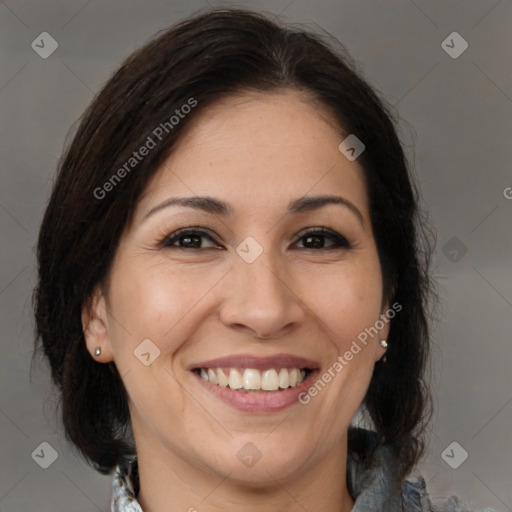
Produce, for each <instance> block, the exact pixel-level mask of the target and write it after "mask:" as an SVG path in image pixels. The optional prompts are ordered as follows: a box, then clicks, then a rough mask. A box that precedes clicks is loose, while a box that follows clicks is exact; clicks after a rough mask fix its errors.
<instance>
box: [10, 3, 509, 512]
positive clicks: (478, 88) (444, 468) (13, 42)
mask: <svg viewBox="0 0 512 512" xmlns="http://www.w3.org/2000/svg"><path fill="white" fill-rule="evenodd" d="M208 3H209V4H210V5H212V6H217V5H221V4H220V3H217V2H214V1H213V0H210V1H209V2H208ZM222 5H227V4H222ZM230 5H245V6H250V7H253V8H255V9H257V10H264V11H270V12H273V13H276V14H277V13H281V15H282V17H283V19H285V20H288V21H293V22H299V23H308V24H310V26H311V27H312V28H315V29H316V30H318V31H321V30H322V29H321V28H320V27H322V28H323V29H325V30H326V31H328V32H329V33H331V34H333V35H334V36H335V37H337V38H338V39H339V40H340V41H341V42H342V43H343V44H344V45H346V47H347V48H348V49H349V51H350V53H351V54H352V55H353V56H354V58H355V59H356V62H358V64H359V68H360V70H361V71H362V72H363V74H364V76H365V77H366V78H367V79H368V80H369V81H370V82H371V83H372V84H373V85H374V86H375V87H377V88H378V89H379V90H380V91H381V92H382V94H383V95H384V96H385V97H386V98H387V100H388V101H389V102H390V103H391V104H393V105H395V107H396V109H397V110H398V112H399V114H400V118H401V127H402V138H403V141H404V143H405V145H406V146H407V151H408V154H409V155H410V158H411V160H412V161H413V162H414V164H415V168H416V173H417V175H418V179H419V182H420V185H421V187H422V191H423V196H424V203H425V205H426V207H427V208H428V210H429V212H430V218H431V222H432V224H433V225H434V227H435V228H436V230H437V233H438V244H437V248H436V255H435V260H434V265H435V274H436V276H437V277H438V281H439V290H440V294H441V299H442V304H443V305H442V308H441V309H440V311H439V320H438V323H437V324H436V327H435V331H434V339H433V345H434V369H433V372H434V379H433V385H434V392H435V406H436V414H435V417H434V420H433V422H432V425H431V429H430V447H429V453H428V455H427V457H426V459H425V462H424V463H423V464H422V465H421V469H422V471H423V473H424V475H425V476H426V479H427V480H428V482H429V484H428V485H429V487H430V488H431V489H432V491H433V492H434V493H439V494H445V495H448V494H452V493H454V494H458V495H460V496H462V497H463V498H464V499H465V500H466V501H467V502H468V504H469V505H470V506H471V507H472V508H474V509H476V510H481V509H482V508H484V507H486V506H488V507H492V508H493V509H494V510H496V511H507V510H512V486H511V485H510V482H511V476H512V463H511V452H512V434H511V425H512V403H511V401H512V385H511V361H512V357H511V356H512V344H511V334H510V333H511V331H512V322H511V317H512V315H511V313H512V272H511V262H512V243H511V242H512V235H511V231H512V230H511V229H510V219H511V213H512V200H511V199H510V197H512V190H511V189H508V188H507V187H512V173H511V166H510V163H511V153H510V149H511V147H512V145H511V142H512V141H511V133H512V130H511V119H512V100H511V98H512V76H511V72H510V69H511V67H510V66H511V62H510V49H511V48H512V44H511V43H512V31H511V21H512V4H511V2H510V0H500V1H497V0H489V1H487V0H486V1H483V0H482V1H439V2H437V1H435V2H434V1H421V2H420V1H419V0H416V1H412V0H410V1H408V0H403V1H380V2H377V1H367V0H365V1H361V0H359V1H340V0H338V1H334V0H322V1H316V2H312V1H309V2H307V1H305V0H291V1H290V0H282V1H275V2H270V1H266V2H263V1H260V2H256V1H255V2H245V3H238V4H235V3H232V4H230ZM205 7H208V5H207V3H205V2H202V1H194V2H185V1H179V2H178V1H176V2H170V1H148V2H143V1H129V2H127V1H120V0H119V1H104V2H100V1H99V0H92V1H87V0H68V1H60V2H59V1H45V2H36V1H22V0H8V1H6V2H0V116H1V123H0V133H1V136H0V151H1V167H0V169H1V170H0V172H1V180H2V181H1V184H2V186H1V188H0V237H1V261H0V307H1V321H0V329H1V354H2V357H1V358H0V367H1V371H0V439H1V446H0V455H1V457H0V510H1V511H2V512H14V511H16V512H22V511H29V510H30V511H33V510H38V511H40V512H46V511H48V512H49V511H52V512H59V511H66V512H73V511H85V510H101V511H107V510H108V509H109V499H110V486H111V476H102V475H99V474H96V473H95V472H94V471H93V470H91V469H89V468H88V467H87V466H86V465H85V464H84V463H83V462H82V460H81V459H79V458H78V457H77V456H76V455H75V454H73V452H72V449H71V448H70V447H69V446H68V445H67V444H66V443H65V441H64V440H63V437H62V431H61V428H60V426H59V421H58V418H56V415H55V412H54V409H55V398H54V397H53V396H52V394H51V386H50V380H49V374H48V372H47V370H46V368H44V367H41V366H40V365H34V368H33V372H32V374H30V361H31V353H32V332H33V321H32V316H31V315H32V312H31V295H30V294H31V290H32V287H33V285H34V282H35V275H36V271H35V257H34V253H33V247H34V244H35V241H36V236H37V232H38V227H39V224H40V221H41V217H42V213H43V210H44V207H45V202H46V200H47V198H48V195H49V192H50V187H51V183H52V179H53V175H54V171H55V165H56V161H57V158H58V156H59V154H60V153H61V151H62V147H63V144H64V141H65V139H66V133H67V131H68V129H69V128H70V127H71V126H72V125H73V123H74V122H75V121H76V119H77V118H78V117H79V115H80V114H81V113H82V112H83V110H84V109H85V107H86V106H87V105H88V103H89V102H90V100H91V99H92V96H93V94H94V93H95V92H97V91H98V90H99V89H100V87H101V86H102V84H104V82H105V81H106V80H107V78H108V77H109V75H110V74H111V73H112V71H113V70H114V69H115V68H116V67H117V66H118V65H119V64H120V62H121V60H122V59H123V58H125V57H126V56H127V55H128V54H130V53H131V52H132V51H133V50H134V49H135V48H137V47H138V46H140V45H141V44H142V43H144V42H145V41H146V40H147V39H148V38H149V37H150V36H151V35H152V34H153V33H154V32H155V31H156V30H158V29H161V28H165V27H167V26H168V25H169V24H171V23H173V22H175V21H177V20H180V19H182V18H183V17H185V16H187V15H188V14H191V13H192V12H195V11H196V10H197V9H203V8H205ZM317 24H318V26H317ZM44 31H46V32H49V33H50V34H51V35H52V37H53V38H55V40H56V41H57V42H58V44H59V47H58V49H57V50H56V51H55V53H53V54H52V55H51V56H50V57H49V58H48V59H42V58H41V57H40V56H39V55H38V54H37V53H36V52H35V51H34V50H33V49H32V48H31V43H32V41H33V40H35V39H36V37H37V36H38V35H39V34H40V33H41V32H44ZM453 31H456V32H458V33H460V34H461V35H462V37H463V38H464V39H465V40H466V41H467V42H468V43H469V47H468V49H467V50H466V51H465V52H464V53H463V54H462V55H461V56H460V57H458V58H456V59H454V58H452V57H450V56H449V55H448V54H447V53H446V52H445V51H444V49H443V48H442V46H441V43H442V41H443V40H445V39H446V37H447V36H448V35H449V34H451V33H452V32H453ZM450 44H451V43H450ZM454 44H455V43H454ZM457 44H458V43H457ZM457 48H458V47H457ZM507 191H508V192H510V193H507ZM507 195H508V198H507V197H506V196H507ZM454 237H456V238H455V239H454ZM464 248H466V249H467V252H466V253H465V254H464V250H465V249H464ZM453 441H456V442H458V443H459V444H460V445H461V446H462V447H463V448H464V449H465V450H466V451H467V452H468V454H469V457H468V459H467V460H466V461H465V462H464V463H462V464H461V465H460V467H458V468H457V469H452V468H451V467H450V466H448V464H447V463H446V462H445V461H444V460H443V458H442V457H441V453H442V452H443V450H445V448H446V447H448V446H449V445H450V444H451V443H452V442H453ZM42 442H48V443H50V445H51V446H52V447H53V448H54V449H55V450H56V451H57V452H58V458H57V460H55V462H54V463H53V464H52V465H51V466H50V467H49V468H48V469H42V468H41V467H39V465H37V464H36V462H35V461H34V460H33V459H32V457H31V454H32V452H33V451H34V450H35V449H36V448H37V447H38V446H39V445H40V443H42ZM448 453H449V455H450V456H451V460H452V461H454V460H455V461H457V460H459V458H460V456H461V453H462V452H461V449H460V448H458V447H456V448H455V450H454V451H453V452H451V451H450V450H449V451H448Z"/></svg>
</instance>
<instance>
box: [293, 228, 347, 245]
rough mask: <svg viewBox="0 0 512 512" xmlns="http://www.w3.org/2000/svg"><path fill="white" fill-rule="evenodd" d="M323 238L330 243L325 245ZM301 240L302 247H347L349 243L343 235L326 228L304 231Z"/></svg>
mask: <svg viewBox="0 0 512 512" xmlns="http://www.w3.org/2000/svg"><path fill="white" fill-rule="evenodd" d="M325 239H328V240H329V241H330V242H331V244H330V245H328V246H326V241H325ZM299 240H301V241H303V244H304V249H349V248H350V244H349V242H348V241H347V239H346V238H345V237H344V236H341V235H339V234H337V233H335V232H334V231H331V230H328V229H326V228H320V229H315V230H311V231H308V232H306V233H304V234H303V235H302V236H301V237H300V239H299Z"/></svg>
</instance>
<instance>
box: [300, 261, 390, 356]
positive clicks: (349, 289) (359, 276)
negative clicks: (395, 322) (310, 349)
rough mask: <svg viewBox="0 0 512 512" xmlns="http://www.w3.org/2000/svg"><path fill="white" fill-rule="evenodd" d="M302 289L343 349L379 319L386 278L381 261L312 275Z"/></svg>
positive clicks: (308, 302)
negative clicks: (383, 274)
mask: <svg viewBox="0 0 512 512" xmlns="http://www.w3.org/2000/svg"><path fill="white" fill-rule="evenodd" d="M375 263H377V265H376V264H375ZM302 289H303V290H304V292H303V297H304V302H305V303H306V304H307V305H308V307H309V308H310V309H311V310H312V311H313V313H314V314H315V315H316V316H317V317H318V318H319V319H320V320H321V321H322V323H321V324H320V325H322V324H323V325H324V326H325V327H326V329H329V330H330V332H331V333H332V335H333V336H334V337H333V341H335V342H336V344H337V345H338V349H339V350H341V349H344V347H345V346H346V344H347V343H348V344H350V342H351V340H353V339H355V338H356V337H357V336H358V335H359V334H360V333H361V332H362V331H364V330H365V328H367V327H370V326H372V325H374V323H375V322H376V321H377V320H378V318H379V314H380V312H381V311H380V309H381V300H382V279H381V274H380V267H379V266H378V262H375V261H372V262H369V263H367V264H365V262H362V261H361V262H356V263H354V264H350V265H348V264H347V265H346V266H340V267H339V268H338V269H336V271H333V269H331V270H330V271H328V272H326V273H325V274H317V275H315V276H314V278H312V276H311V274H310V275H309V276H308V277H307V278H306V277H305V278H304V282H303V285H302Z"/></svg>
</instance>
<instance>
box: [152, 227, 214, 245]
mask: <svg viewBox="0 0 512 512" xmlns="http://www.w3.org/2000/svg"><path fill="white" fill-rule="evenodd" d="M203 239H206V240H209V241H210V242H213V243H214V244H215V246H217V244H216V243H215V240H214V239H213V238H212V237H211V236H210V235H209V234H208V233H206V232H205V231H200V230H192V229H180V230H178V231H175V232H174V233H172V234H171V235H169V236H167V237H166V238H165V239H164V240H163V241H162V242H161V244H160V245H161V246H162V247H166V248H169V249H212V248H213V247H204V244H203Z"/></svg>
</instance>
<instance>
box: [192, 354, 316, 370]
mask: <svg viewBox="0 0 512 512" xmlns="http://www.w3.org/2000/svg"><path fill="white" fill-rule="evenodd" d="M319 366H320V365H319V363H318V362H316V361H312V360H311V359H305V358H304V357H298V356H294V355H291V354H276V355H273V356H265V357H261V356H254V355H251V354H238V355H233V356H226V357H219V358H217V359H209V360H208V361H201V362H199V363H194V364H192V365H191V366H190V370H197V369H199V368H254V369H255V370H269V369H271V368H307V369H309V370H314V369H316V368H318V367H319Z"/></svg>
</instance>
